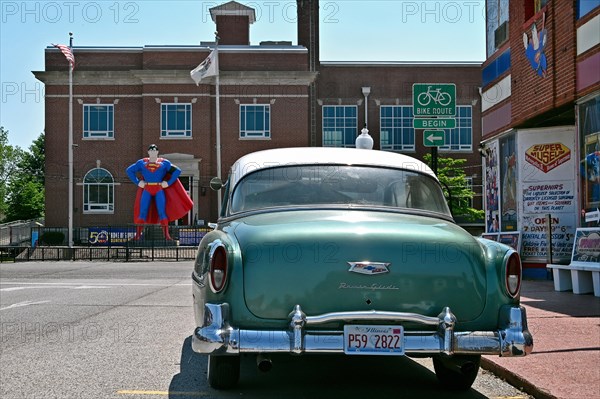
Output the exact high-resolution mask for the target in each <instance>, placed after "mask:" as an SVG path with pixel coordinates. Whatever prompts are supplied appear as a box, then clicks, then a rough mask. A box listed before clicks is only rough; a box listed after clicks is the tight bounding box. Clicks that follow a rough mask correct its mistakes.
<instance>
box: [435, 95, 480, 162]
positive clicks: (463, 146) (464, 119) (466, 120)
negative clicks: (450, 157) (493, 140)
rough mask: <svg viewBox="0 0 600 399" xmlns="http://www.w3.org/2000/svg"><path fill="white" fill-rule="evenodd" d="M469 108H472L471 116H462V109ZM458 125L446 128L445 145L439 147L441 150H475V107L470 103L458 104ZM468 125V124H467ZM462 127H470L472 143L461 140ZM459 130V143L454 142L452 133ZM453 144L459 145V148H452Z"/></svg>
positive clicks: (456, 117)
mask: <svg viewBox="0 0 600 399" xmlns="http://www.w3.org/2000/svg"><path fill="white" fill-rule="evenodd" d="M461 108H462V109H469V110H471V116H460V109H461ZM454 119H456V127H455V128H453V129H445V130H444V143H445V144H444V145H442V146H440V147H439V150H440V151H445V152H470V151H473V107H472V106H470V105H457V106H456V116H455V117H454ZM467 125H468V126H467ZM460 128H469V129H470V130H471V132H470V139H471V140H470V141H471V142H470V143H461V142H460V137H461V135H460V130H459V129H460ZM456 130H457V131H458V140H459V143H458V144H455V143H452V142H451V141H452V134H453V133H454V131H456ZM452 145H455V146H457V147H458V148H452Z"/></svg>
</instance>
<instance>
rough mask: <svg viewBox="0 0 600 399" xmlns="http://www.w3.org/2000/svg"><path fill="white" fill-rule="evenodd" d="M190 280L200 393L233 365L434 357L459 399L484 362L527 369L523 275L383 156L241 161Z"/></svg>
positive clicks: (417, 169) (438, 194)
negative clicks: (502, 359) (319, 357)
mask: <svg viewBox="0 0 600 399" xmlns="http://www.w3.org/2000/svg"><path fill="white" fill-rule="evenodd" d="M211 186H216V187H215V188H219V187H222V188H223V191H222V193H223V201H222V208H221V210H220V217H219V219H218V222H217V224H215V225H213V228H214V229H213V231H211V232H209V233H207V234H206V236H205V237H204V238H203V239H202V241H201V242H200V245H199V249H198V254H197V257H196V260H195V265H194V271H193V275H192V278H193V301H194V312H195V319H196V325H197V328H196V329H195V330H194V333H193V336H192V347H193V349H194V351H195V352H198V353H203V354H208V355H209V356H208V381H209V384H210V385H211V386H212V387H214V388H217V389H225V388H229V387H232V386H234V385H235V384H237V383H238V380H239V375H240V356H241V355H243V354H253V355H256V356H257V363H258V366H259V368H260V369H262V370H267V369H269V368H270V367H271V360H270V355H271V354H273V353H282V352H284V353H289V354H295V355H301V354H344V353H345V354H346V355H349V356H352V355H374V356H376V355H395V356H403V355H406V356H414V357H432V358H433V365H434V368H435V372H436V375H437V377H438V380H439V381H440V382H441V383H442V384H444V385H445V386H447V387H450V388H455V389H467V388H469V387H470V386H471V384H472V383H473V381H474V380H475V378H476V376H477V373H478V370H479V364H480V359H481V355H483V354H485V355H499V356H524V355H526V354H528V353H530V352H531V349H532V347H533V339H532V336H531V334H530V333H529V331H528V329H527V320H526V314H525V309H524V308H523V307H521V306H520V305H519V292H520V287H521V261H520V258H519V255H518V253H517V252H515V251H514V250H513V249H512V248H510V247H508V246H505V245H503V244H500V243H497V242H494V241H489V240H485V239H482V238H476V237H473V236H472V235H470V234H469V233H467V232H466V231H465V230H463V229H462V228H461V227H459V226H457V225H456V224H455V222H454V220H453V217H452V214H451V212H450V210H449V208H448V205H447V202H446V200H445V197H444V194H443V190H442V187H441V185H440V183H439V181H438V179H437V178H436V176H435V175H434V173H433V172H432V171H431V169H430V168H429V167H428V166H427V165H425V164H424V163H422V162H421V161H419V160H416V159H414V158H411V157H408V156H405V155H400V154H395V153H391V152H385V151H375V150H362V149H342V148H285V149H273V150H265V151H259V152H255V153H252V154H249V155H246V156H244V157H242V158H240V159H239V160H238V161H237V162H236V163H235V164H234V166H233V167H232V169H231V172H230V174H229V177H228V179H227V181H226V182H225V183H223V182H221V181H220V180H219V179H216V180H215V181H213V182H211Z"/></svg>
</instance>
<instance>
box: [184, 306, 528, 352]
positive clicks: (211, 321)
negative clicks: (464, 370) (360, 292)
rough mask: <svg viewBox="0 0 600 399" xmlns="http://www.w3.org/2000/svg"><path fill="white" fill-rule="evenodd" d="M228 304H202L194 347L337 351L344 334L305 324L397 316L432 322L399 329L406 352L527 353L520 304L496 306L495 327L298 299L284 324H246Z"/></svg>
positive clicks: (446, 316)
mask: <svg viewBox="0 0 600 399" xmlns="http://www.w3.org/2000/svg"><path fill="white" fill-rule="evenodd" d="M228 317H229V304H227V303H222V304H205V305H204V323H203V326H201V327H198V328H196V330H195V331H194V334H193V337H192V348H193V350H194V351H195V352H198V353H205V354H221V355H226V354H230V355H236V354H240V353H245V352H247V353H259V352H265V353H269V352H271V353H272V352H287V353H294V354H302V353H343V352H344V335H343V331H341V330H339V331H337V330H334V331H331V330H328V331H323V330H311V326H317V325H322V324H326V323H331V322H339V321H343V322H354V323H360V322H367V323H373V322H377V323H380V324H383V323H386V322H387V323H390V324H398V323H400V322H411V323H418V324H423V325H428V326H435V327H436V328H435V331H432V330H433V328H432V327H430V330H429V331H405V332H404V352H405V354H407V355H435V354H440V353H445V354H448V355H452V354H481V355H499V356H525V355H526V354H529V353H531V350H532V348H533V338H532V336H531V334H530V333H529V330H528V329H527V316H526V312H525V308H523V307H521V306H519V307H516V306H505V307H503V308H502V310H501V314H500V320H501V323H500V325H502V326H504V327H503V328H502V329H500V330H497V331H460V332H456V331H454V327H455V324H456V317H455V316H454V315H453V314H452V312H451V311H450V308H448V307H446V308H444V310H443V311H442V312H441V313H440V315H439V316H438V317H427V316H422V315H419V314H414V313H398V312H379V311H371V312H340V313H328V314H324V315H319V316H306V315H305V314H304V313H303V312H302V309H301V308H300V306H299V305H296V306H295V308H294V309H293V310H292V312H291V313H290V315H289V319H290V323H289V328H288V329H286V330H247V329H239V328H236V327H234V326H231V325H230V324H229V322H228Z"/></svg>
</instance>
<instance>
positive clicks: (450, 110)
mask: <svg viewBox="0 0 600 399" xmlns="http://www.w3.org/2000/svg"><path fill="white" fill-rule="evenodd" d="M455 115H456V85H455V84H454V83H414V84H413V116H414V117H415V118H419V117H427V116H429V117H431V116H455Z"/></svg>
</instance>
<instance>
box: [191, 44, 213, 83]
mask: <svg viewBox="0 0 600 399" xmlns="http://www.w3.org/2000/svg"><path fill="white" fill-rule="evenodd" d="M218 74H219V66H218V60H217V50H213V51H211V52H210V54H209V55H208V57H206V59H205V60H204V61H202V62H201V63H200V65H198V66H197V67H196V68H194V70H192V71H190V76H191V77H192V79H193V80H194V82H196V86H198V85H199V84H200V81H201V80H202V79H204V78H207V77H209V76H216V75H218Z"/></svg>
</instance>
